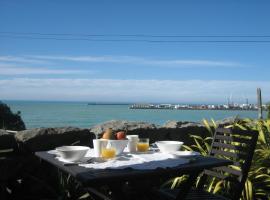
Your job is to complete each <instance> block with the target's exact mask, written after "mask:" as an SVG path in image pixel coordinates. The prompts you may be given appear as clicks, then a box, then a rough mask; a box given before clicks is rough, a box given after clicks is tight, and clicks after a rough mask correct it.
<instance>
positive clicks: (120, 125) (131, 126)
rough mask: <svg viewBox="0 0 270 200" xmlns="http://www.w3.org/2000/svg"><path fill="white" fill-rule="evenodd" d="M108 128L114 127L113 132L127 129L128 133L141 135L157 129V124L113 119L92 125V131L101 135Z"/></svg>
mask: <svg viewBox="0 0 270 200" xmlns="http://www.w3.org/2000/svg"><path fill="white" fill-rule="evenodd" d="M108 128H112V129H113V132H118V131H122V130H127V134H128V135H133V134H136V135H141V134H143V133H146V132H149V131H151V130H155V129H156V126H155V125H154V124H149V123H147V122H132V121H122V120H111V121H107V122H105V123H102V124H98V125H96V126H94V127H91V128H90V132H91V133H93V134H95V135H98V136H99V137H101V136H102V134H103V133H104V131H105V130H106V129H108Z"/></svg>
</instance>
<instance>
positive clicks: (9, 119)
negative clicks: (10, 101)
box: [0, 102, 25, 131]
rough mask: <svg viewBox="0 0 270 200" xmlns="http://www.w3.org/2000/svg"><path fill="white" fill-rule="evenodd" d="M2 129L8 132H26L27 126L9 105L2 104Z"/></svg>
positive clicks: (0, 121)
mask: <svg viewBox="0 0 270 200" xmlns="http://www.w3.org/2000/svg"><path fill="white" fill-rule="evenodd" d="M0 128H2V129H7V130H14V131H20V130H25V124H24V122H23V120H22V118H21V116H20V111H18V113H13V112H12V111H11V110H10V108H9V107H8V105H7V104H4V103H2V102H0Z"/></svg>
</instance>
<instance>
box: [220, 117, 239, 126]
mask: <svg viewBox="0 0 270 200" xmlns="http://www.w3.org/2000/svg"><path fill="white" fill-rule="evenodd" d="M239 120H241V119H240V118H239V117H238V116H234V117H228V118H225V119H223V120H218V121H216V124H217V126H220V127H224V126H228V125H231V124H234V123H235V122H237V121H239Z"/></svg>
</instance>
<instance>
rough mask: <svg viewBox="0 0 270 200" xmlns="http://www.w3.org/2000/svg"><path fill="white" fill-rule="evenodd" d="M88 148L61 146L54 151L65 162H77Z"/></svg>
mask: <svg viewBox="0 0 270 200" xmlns="http://www.w3.org/2000/svg"><path fill="white" fill-rule="evenodd" d="M89 149H90V148H89V147H86V146H62V147H57V148H56V151H57V152H58V154H59V155H60V156H61V158H63V159H65V160H67V161H79V160H81V159H82V158H83V157H84V156H85V154H86V153H87V152H88V151H89Z"/></svg>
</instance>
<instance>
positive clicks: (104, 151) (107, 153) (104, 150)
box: [101, 147, 116, 159]
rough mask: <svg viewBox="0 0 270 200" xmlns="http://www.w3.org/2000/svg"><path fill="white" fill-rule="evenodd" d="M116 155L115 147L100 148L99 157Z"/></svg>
mask: <svg viewBox="0 0 270 200" xmlns="http://www.w3.org/2000/svg"><path fill="white" fill-rule="evenodd" d="M115 155H116V149H115V148H112V147H107V148H102V149H101V157H102V158H104V159H111V158H114V157H115Z"/></svg>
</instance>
